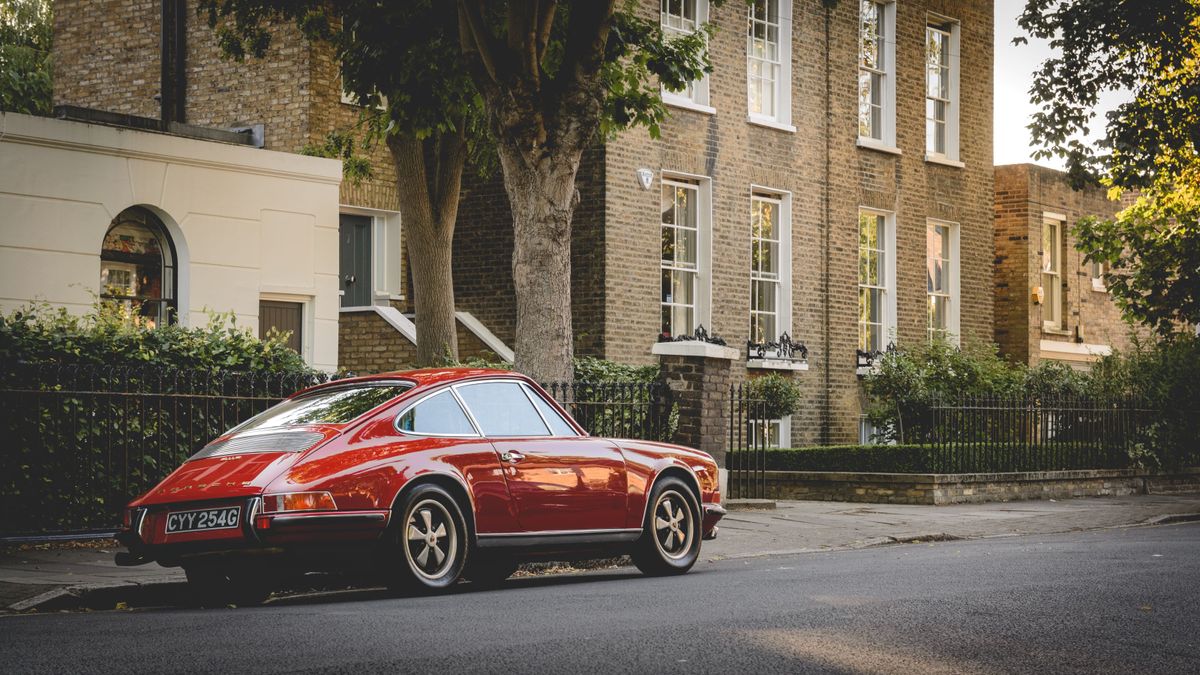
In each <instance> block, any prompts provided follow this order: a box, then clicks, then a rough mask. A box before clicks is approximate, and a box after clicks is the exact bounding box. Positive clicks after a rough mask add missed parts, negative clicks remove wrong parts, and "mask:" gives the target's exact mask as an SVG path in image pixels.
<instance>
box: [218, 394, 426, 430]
mask: <svg viewBox="0 0 1200 675" xmlns="http://www.w3.org/2000/svg"><path fill="white" fill-rule="evenodd" d="M411 388H412V385H411V384H409V383H407V382H389V383H388V384H386V385H379V384H376V385H368V384H364V385H359V386H352V387H338V388H336V389H323V390H319V391H315V392H313V393H311V394H308V395H306V396H301V397H299V398H293V399H288V400H286V401H284V402H282V403H280V404H278V405H276V406H273V407H271V408H268V409H266V410H264V411H263V412H261V413H259V414H258V415H255V416H254V417H251V418H250V419H248V420H246V421H245V422H243V423H242V424H241V425H239V426H238V427H237V428H235V429H233V431H237V432H241V431H250V430H251V429H271V428H276V427H290V426H295V425H298V424H344V423H346V422H349V421H351V420H353V419H355V418H356V417H358V416H360V415H362V414H363V413H365V412H367V411H369V410H371V409H372V408H375V407H377V406H380V405H382V404H384V403H387V402H388V401H390V400H392V399H393V398H396V397H397V396H399V395H400V394H403V393H404V392H405V391H408V390H409V389H411Z"/></svg>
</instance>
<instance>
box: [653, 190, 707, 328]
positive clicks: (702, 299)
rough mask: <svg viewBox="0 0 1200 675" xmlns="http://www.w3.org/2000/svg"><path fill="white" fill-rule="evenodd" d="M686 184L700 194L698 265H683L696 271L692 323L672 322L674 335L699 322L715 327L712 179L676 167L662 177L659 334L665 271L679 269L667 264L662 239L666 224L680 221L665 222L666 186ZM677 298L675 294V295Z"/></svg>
mask: <svg viewBox="0 0 1200 675" xmlns="http://www.w3.org/2000/svg"><path fill="white" fill-rule="evenodd" d="M669 185H670V186H676V187H684V188H689V189H694V190H695V194H696V199H697V201H696V209H695V212H696V263H695V265H696V266H695V269H693V270H686V269H683V268H679V269H680V270H681V271H690V272H692V274H693V281H692V302H693V304H692V305H691V307H692V325H691V326H690V327H688V329H687V330H686V332H681V331H677V330H676V326H674V325H672V326H671V335H670V337H678V336H679V335H691V334H693V333H694V332H695V330H696V328H698V327H699V326H708V327H710V328H711V298H712V271H711V270H712V179H711V178H709V177H707V176H699V175H695V174H687V173H680V172H675V171H663V172H662V174H661V177H660V178H659V193H658V194H659V225H658V227H659V243H660V253H659V266H658V277H659V282H658V287H659V294H658V307H659V321H658V323H659V334H660V335H661V334H662V330H661V327H662V311H663V308H664V307H667V306H668V304H667V303H664V302H663V300H662V273H663V272H664V271H666V270H669V269H670V270H674V269H676V268H675V267H673V266H669V265H666V264H664V263H665V260H664V258H663V257H662V254H661V242H662V232H663V228H666V227H672V228H675V229H677V228H678V225H667V224H666V223H663V222H662V207H661V204H662V190H663V189H665V187H666V186H669ZM672 299H673V298H672ZM669 306H687V305H681V304H680V303H675V302H672V303H670V305H669Z"/></svg>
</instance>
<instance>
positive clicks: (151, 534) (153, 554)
mask: <svg viewBox="0 0 1200 675" xmlns="http://www.w3.org/2000/svg"><path fill="white" fill-rule="evenodd" d="M178 508H181V506H180V505H169V506H155V507H149V508H148V509H146V510H145V511H142V512H140V513H138V514H137V516H136V517H135V518H134V519H133V523H132V526H131V527H130V528H129V529H125V530H122V531H120V532H118V533H117V535H116V538H117V541H119V542H120V543H121V544H124V545H125V546H126V547H128V548H129V553H125V554H118V555H117V561H116V562H117V564H118V565H124V566H128V565H141V564H145V563H149V562H158V563H160V564H162V565H165V566H176V565H181V564H184V563H185V562H187V561H188V560H191V559H197V558H202V557H203V558H210V557H218V556H237V557H260V556H264V555H274V554H293V553H304V554H308V553H317V554H320V555H322V556H326V555H328V556H332V557H337V555H338V554H342V553H351V552H353V553H359V552H361V551H362V549H363V548H370V547H373V546H374V545H375V544H376V543H377V542H378V541H379V538H380V536H381V535H382V533H383V531H384V530H385V529H386V528H387V524H388V519H389V516H390V512H389V511H334V512H298V513H271V514H265V513H262V512H261V510H260V508H259V503H258V498H257V497H256V498H252V499H249V500H246V501H245V508H244V510H243V516H242V523H241V525H240V527H238V528H237V529H234V530H229V531H228V532H225V533H195V534H183V535H179V534H174V535H168V534H166V532H165V530H164V527H165V526H164V523H165V518H166V513H167V512H168V511H170V510H172V509H178ZM189 508H190V507H189ZM214 534H215V535H216V536H213V535H214Z"/></svg>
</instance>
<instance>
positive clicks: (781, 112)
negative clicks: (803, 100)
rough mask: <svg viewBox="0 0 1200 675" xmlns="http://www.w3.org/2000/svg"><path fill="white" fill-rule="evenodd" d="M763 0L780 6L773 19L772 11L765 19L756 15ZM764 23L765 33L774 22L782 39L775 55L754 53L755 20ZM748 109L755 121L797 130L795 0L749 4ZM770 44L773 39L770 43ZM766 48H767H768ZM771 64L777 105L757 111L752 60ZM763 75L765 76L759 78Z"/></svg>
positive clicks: (759, 1)
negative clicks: (794, 108)
mask: <svg viewBox="0 0 1200 675" xmlns="http://www.w3.org/2000/svg"><path fill="white" fill-rule="evenodd" d="M760 3H766V6H767V9H768V12H769V10H770V8H771V7H772V6H775V7H777V8H778V9H777V11H776V18H775V21H774V22H772V21H771V19H770V16H769V13H768V17H767V18H766V19H765V20H759V19H755V18H754V8H755V7H756V6H757V5H759V4H760ZM756 23H758V24H762V25H764V27H765V28H764V33H767V32H769V30H770V28H771V27H772V26H774V28H775V30H776V35H777V39H778V42H777V44H776V49H775V51H776V54H775V57H776V58H775V59H774V60H771V59H768V58H766V57H759V56H755V55H754V52H755V50H754V48H753V47H754V37H753V27H754V26H755V24H756ZM746 28H747V32H746V50H745V55H746V113H747V119H748V121H749V122H750V123H751V124H758V125H761V126H766V127H772V128H775V129H779V130H782V131H789V132H795V131H796V128H795V127H794V126H792V94H791V92H792V87H791V84H792V2H791V0H753V2H751V3H749V5H748V6H747V8H746ZM768 44H769V43H768ZM764 51H765V50H764ZM756 60H757V61H760V62H762V63H766V64H770V65H772V66H773V67H774V69H775V70H774V72H773V73H772V74H773V76H774V84H773V87H772V96H773V97H774V102H775V107H774V110H773V111H772V112H771V113H769V114H768V113H765V112H761V111H756V110H754V109H753V107H752V102H753V100H754V99H753V97H752V96H751V95H750V92H751V90H752V86H753V85H752V83H753V82H754V76H753V70H752V64H753V63H754V62H755V61H756ZM759 79H760V80H761V79H762V78H761V77H760V78H759Z"/></svg>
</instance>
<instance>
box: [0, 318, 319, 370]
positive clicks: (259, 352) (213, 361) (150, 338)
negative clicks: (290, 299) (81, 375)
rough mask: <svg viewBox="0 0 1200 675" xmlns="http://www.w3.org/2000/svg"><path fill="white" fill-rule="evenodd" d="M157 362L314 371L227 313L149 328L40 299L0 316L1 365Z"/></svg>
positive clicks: (279, 338)
mask: <svg viewBox="0 0 1200 675" xmlns="http://www.w3.org/2000/svg"><path fill="white" fill-rule="evenodd" d="M13 363H62V364H80V365H86V364H92V365H102V366H143V365H156V366H162V367H168V368H177V369H180V370H188V371H194V370H208V371H211V370H224V371H239V372H249V373H273V374H274V373H288V374H307V373H312V372H313V371H312V369H311V368H309V367H308V366H307V365H306V364H305V363H304V359H303V358H302V357H301V356H300V355H299V354H297V353H296V352H294V351H292V350H291V349H289V348H288V346H287V335H286V334H279V333H274V334H272V335H268V336H266V337H265V338H263V339H261V340H260V339H259V338H256V337H254V335H252V334H251V333H250V331H249V330H248V329H246V328H242V327H239V326H238V325H237V319H236V317H235V316H234V315H233V314H232V313H227V314H218V313H212V314H210V315H209V319H208V324H207V325H205V326H203V327H196V328H185V327H183V326H179V325H169V326H159V327H156V328H149V327H147V326H145V325H139V324H138V323H137V322H136V321H133V320H130V319H129V318H127V317H125V316H124V315H123V314H121V312H120V311H119V310H118V309H116V308H113V307H111V306H106V305H103V304H99V303H98V304H97V305H96V306H95V308H94V311H93V313H92V314H88V315H85V316H77V315H73V314H70V313H68V312H67V311H66V310H65V309H54V308H51V307H50V306H49V305H46V304H40V305H33V306H28V307H21V308H18V309H16V310H13V311H12V312H10V313H8V314H0V364H13Z"/></svg>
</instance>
